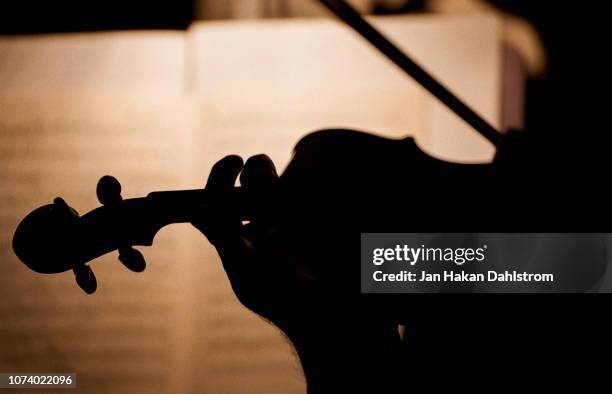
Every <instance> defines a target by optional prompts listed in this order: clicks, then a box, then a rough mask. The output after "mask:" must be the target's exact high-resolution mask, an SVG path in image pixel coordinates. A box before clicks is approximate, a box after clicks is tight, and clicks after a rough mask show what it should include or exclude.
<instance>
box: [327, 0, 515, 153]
mask: <svg viewBox="0 0 612 394" xmlns="http://www.w3.org/2000/svg"><path fill="white" fill-rule="evenodd" d="M320 1H321V3H322V4H323V5H324V6H325V7H327V8H328V9H329V10H331V11H332V12H333V13H334V14H336V15H337V16H338V17H339V18H340V19H342V20H343V21H344V22H345V23H346V24H347V25H349V26H350V27H351V28H353V30H355V31H356V32H357V33H359V34H360V35H361V36H362V37H363V38H365V39H366V40H367V41H368V42H369V43H370V44H372V45H373V46H374V47H375V48H376V49H378V50H379V51H380V52H381V53H382V54H383V55H385V57H387V59H389V60H391V61H392V62H393V63H395V65H396V66H398V67H399V68H401V69H402V70H403V71H404V72H406V74H408V75H409V76H411V77H412V78H413V79H414V80H415V81H417V82H418V83H419V84H420V85H421V86H422V87H424V88H425V89H427V91H429V93H431V94H432V95H434V96H435V97H436V98H437V99H438V100H440V101H441V102H442V103H443V104H444V105H446V106H447V107H448V108H449V109H450V110H451V111H453V112H454V113H455V114H456V115H457V116H459V117H460V118H461V119H463V120H464V121H465V122H466V123H467V124H469V125H470V126H472V127H473V128H474V130H476V131H477V132H478V133H480V134H481V135H482V136H483V137H485V138H486V139H487V140H488V141H489V142H491V143H492V144H493V145H494V146H495V147H498V148H499V147H500V146H501V143H502V139H503V135H502V134H501V133H500V132H499V131H498V130H497V129H496V128H495V127H493V126H492V125H491V124H490V123H489V122H487V121H486V120H485V119H483V118H482V117H481V116H480V115H478V114H477V113H476V112H475V111H474V110H473V109H472V108H470V107H469V106H468V105H467V104H465V103H464V102H463V101H461V100H460V99H459V98H458V97H457V96H455V95H454V94H453V93H452V92H451V91H450V90H448V89H447V88H446V87H445V86H444V85H442V84H441V83H440V82H438V81H437V80H436V79H435V78H434V77H433V76H431V75H430V74H429V73H428V72H427V71H426V70H425V69H424V68H423V67H421V66H420V65H419V64H418V63H417V62H415V61H414V60H412V59H411V58H410V57H409V56H408V55H406V54H405V53H404V52H402V51H401V50H400V49H399V48H398V47H397V46H396V45H395V44H393V43H392V42H391V41H389V39H387V38H386V37H385V36H384V35H383V34H382V33H380V32H379V31H378V30H377V29H376V28H375V27H374V26H372V25H371V24H370V23H369V22H368V21H366V20H365V19H364V18H363V17H362V16H361V15H360V14H359V13H358V12H357V11H356V10H355V9H354V8H353V7H351V6H350V5H349V4H347V2H346V1H344V0H320Z"/></svg>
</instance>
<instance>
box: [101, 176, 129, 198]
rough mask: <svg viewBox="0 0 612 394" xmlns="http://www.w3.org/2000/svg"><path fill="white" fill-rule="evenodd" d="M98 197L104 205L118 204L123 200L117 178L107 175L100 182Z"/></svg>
mask: <svg viewBox="0 0 612 394" xmlns="http://www.w3.org/2000/svg"><path fill="white" fill-rule="evenodd" d="M96 195H97V196H98V201H100V203H102V205H113V204H116V203H118V202H120V201H121V200H122V199H123V198H122V197H121V184H120V183H119V181H118V180H117V178H115V177H112V176H110V175H105V176H103V177H102V178H100V180H99V181H98V185H97V186H96Z"/></svg>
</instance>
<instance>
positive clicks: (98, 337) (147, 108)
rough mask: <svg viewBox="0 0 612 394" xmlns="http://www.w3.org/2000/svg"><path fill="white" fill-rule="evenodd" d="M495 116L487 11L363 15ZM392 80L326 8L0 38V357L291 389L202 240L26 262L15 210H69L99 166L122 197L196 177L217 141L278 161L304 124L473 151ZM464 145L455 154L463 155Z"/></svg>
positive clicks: (282, 355)
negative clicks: (84, 263) (67, 263)
mask: <svg viewBox="0 0 612 394" xmlns="http://www.w3.org/2000/svg"><path fill="white" fill-rule="evenodd" d="M376 23H377V25H379V26H380V27H381V28H382V29H383V30H385V31H387V32H388V34H389V35H390V36H391V37H392V38H394V39H395V40H396V41H397V42H398V43H399V44H400V45H401V46H403V47H405V48H407V49H409V50H410V52H411V53H414V54H415V56H416V57H417V58H418V59H419V60H421V61H422V62H423V63H424V64H425V65H426V66H428V68H430V69H432V70H433V72H434V73H435V74H436V75H438V76H439V77H440V78H441V79H442V80H443V81H445V82H448V83H449V85H451V86H452V87H453V89H454V90H456V91H457V92H459V93H462V94H463V95H464V96H465V98H466V99H467V100H468V101H469V102H470V103H471V104H473V105H474V106H475V107H476V108H478V109H479V110H480V111H482V113H483V114H484V116H486V117H487V118H489V119H490V120H492V121H493V122H494V123H495V122H497V120H498V112H499V106H500V103H499V88H498V81H499V73H500V72H501V71H500V64H501V63H500V59H499V56H500V51H499V48H498V47H499V42H498V41H499V38H498V37H497V35H496V31H497V28H498V26H497V21H496V20H495V19H492V18H489V17H479V18H474V17H469V18H457V17H454V18H448V19H447V18H442V19H439V18H432V17H417V18H412V17H409V18H391V19H379V20H376ZM449 116H452V115H449V114H447V113H445V112H444V111H443V109H441V108H439V107H437V104H436V103H433V101H432V99H430V98H429V97H427V96H426V95H425V94H424V92H423V91H421V89H420V88H419V87H418V86H416V85H415V84H414V82H412V81H411V80H409V79H408V78H407V77H405V76H404V75H402V74H401V73H399V72H397V71H396V70H394V69H393V66H391V65H389V64H387V62H386V60H385V59H383V58H381V57H380V56H379V55H378V54H376V53H375V52H373V50H371V49H370V48H369V47H368V46H367V44H365V43H363V42H361V41H360V40H359V38H358V37H356V36H354V35H353V34H352V33H351V32H350V31H348V30H347V29H345V28H344V27H342V26H341V25H339V24H337V23H334V22H332V21H327V20H310V21H306V20H296V21H290V22H281V21H278V22H244V23H203V24H195V25H194V26H192V28H191V29H190V31H188V32H187V33H177V32H129V33H128V32H123V33H88V34H78V35H53V36H42V37H15V38H6V37H2V38H0V151H1V152H2V154H1V155H0V163H1V166H0V218H1V219H0V246H1V247H0V272H1V274H0V285H1V286H0V293H1V294H2V297H0V370H2V371H15V372H26V371H27V372H35V371H41V372H52V371H57V372H76V373H78V385H79V389H78V390H79V391H87V392H96V393H128V392H129V393H147V392H151V393H153V392H155V393H158V392H174V393H189V392H194V393H195V392H211V393H241V392H244V391H245V390H247V391H248V392H251V393H258V392H260V393H270V392H283V393H300V392H304V391H305V386H304V382H303V378H302V376H301V371H300V367H299V363H298V360H297V358H296V356H295V355H294V354H293V351H292V349H291V347H290V345H289V344H288V343H287V342H286V340H285V339H284V337H283V336H282V335H281V334H280V333H279V332H278V331H277V330H276V329H275V328H274V327H272V326H270V325H269V324H267V323H266V322H264V321H263V320H262V319H260V318H258V317H257V316H255V315H254V314H252V313H251V312H249V311H247V310H246V309H244V308H243V307H242V306H240V305H239V303H238V302H237V301H236V299H235V297H234V296H233V294H232V291H231V289H230V287H229V284H228V282H227V280H226V278H225V275H224V273H223V271H222V268H221V264H220V263H219V261H218V257H217V256H216V254H215V252H214V250H213V249H212V247H211V246H210V245H209V244H208V242H207V241H206V240H205V239H204V238H203V237H202V236H201V235H200V234H199V233H197V232H196V231H195V230H194V229H192V228H191V227H190V226H188V225H180V226H172V227H169V228H167V229H164V230H162V231H161V232H160V234H159V235H158V236H157V238H156V242H155V244H154V246H153V247H151V248H142V249H141V250H142V251H143V253H144V255H145V258H146V259H147V262H148V267H147V269H146V271H145V272H144V273H142V274H133V273H131V272H129V271H127V270H126V269H124V268H123V267H122V266H121V265H120V264H119V263H118V262H117V261H116V255H108V256H105V257H103V258H101V259H100V261H96V262H94V263H92V267H93V269H94V271H96V274H97V276H98V280H99V290H98V292H97V293H96V294H95V295H94V296H86V295H85V294H83V293H82V292H81V290H80V289H78V287H77V286H76V285H75V284H74V281H73V275H72V273H71V272H67V273H64V274H60V275H56V276H54V277H51V276H49V277H46V276H42V275H38V274H34V273H32V272H30V271H29V270H28V269H27V268H25V267H24V266H23V265H22V264H20V263H19V262H18V261H17V259H16V257H15V256H14V255H13V253H12V248H11V239H12V234H13V231H14V229H15V226H16V225H17V223H18V221H19V220H20V219H21V218H23V216H24V215H25V214H27V213H28V212H29V211H30V210H31V209H33V208H34V207H37V206H39V205H41V204H45V203H49V202H51V201H52V199H53V198H54V197H56V196H62V197H64V198H65V199H66V201H67V202H68V203H69V204H70V205H72V206H73V207H74V208H76V209H77V210H78V211H79V212H81V213H85V212H87V211H88V210H90V209H93V208H95V207H97V206H98V205H99V204H98V202H97V201H96V197H95V185H96V182H97V180H98V179H99V177H101V176H102V175H105V174H111V175H114V176H116V177H117V178H118V179H119V180H120V181H121V183H122V185H123V196H124V197H126V198H129V197H136V196H142V195H145V194H147V193H148V192H150V191H153V190H164V189H179V188H195V187H198V186H200V185H203V184H204V182H205V179H206V176H207V173H208V171H209V169H210V166H211V165H212V164H213V163H214V162H215V161H216V160H218V159H219V158H220V157H222V156H223V155H225V154H229V153H237V154H241V155H244V156H248V155H251V154H256V153H261V152H266V153H268V154H270V155H271V156H272V158H273V159H274V160H275V161H276V162H277V165H278V167H279V170H280V169H282V168H283V167H284V166H285V165H286V163H287V162H288V161H289V159H290V156H291V151H292V148H293V146H294V145H295V143H296V142H297V140H298V139H299V138H300V137H301V136H303V135H305V134H307V133H308V132H310V131H313V130H315V129H321V128H326V127H352V128H359V129H363V130H370V131H373V132H377V133H379V134H382V135H386V136H390V137H397V138H400V137H404V136H407V135H415V136H416V137H417V138H418V139H419V143H421V144H422V145H423V146H424V147H425V148H426V149H428V150H430V151H433V152H435V153H437V154H438V155H442V156H445V155H446V156H450V157H454V158H456V159H465V160H472V161H473V160H480V161H482V160H486V159H487V158H490V155H491V153H492V151H491V150H490V148H489V147H488V146H487V145H486V144H483V142H482V141H480V140H479V139H478V137H477V136H476V134H475V133H473V132H471V130H469V129H467V128H466V127H465V126H464V125H462V124H460V123H457V120H454V119H453V118H451V117H449ZM466 152H467V153H466Z"/></svg>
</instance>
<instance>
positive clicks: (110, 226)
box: [13, 175, 248, 294]
mask: <svg viewBox="0 0 612 394" xmlns="http://www.w3.org/2000/svg"><path fill="white" fill-rule="evenodd" d="M96 194H97V196H98V200H99V201H100V203H102V206H101V207H99V208H96V209H94V210H92V211H90V212H88V213H87V214H85V215H83V216H80V217H79V214H78V213H77V211H75V210H74V209H73V208H71V207H70V206H68V204H66V202H65V201H64V200H63V199H62V198H60V197H57V198H56V199H55V200H54V201H53V204H49V205H44V206H42V207H40V208H38V209H36V210H34V211H33V212H31V213H30V214H29V215H27V216H26V217H25V218H24V219H23V220H22V221H21V223H19V226H18V227H17V230H16V231H15V235H14V237H13V250H14V251H15V254H16V255H17V257H19V259H20V260H21V261H22V262H23V263H24V264H25V265H26V266H28V268H30V269H31V270H33V271H35V272H39V273H43V274H55V273H60V272H64V271H68V270H73V272H74V274H75V276H76V281H77V283H78V285H79V286H80V287H81V288H82V289H83V290H84V291H85V292H86V293H89V294H91V293H93V292H95V291H96V287H97V281H96V278H95V275H94V274H93V271H92V270H91V268H90V267H89V266H88V265H86V263H87V262H89V261H91V260H94V259H95V258H97V257H100V256H102V255H104V254H107V253H109V252H112V251H114V250H118V251H119V261H121V263H123V265H124V266H125V267H127V268H128V269H130V270H131V271H134V272H142V271H143V270H144V269H145V266H146V263H145V260H144V257H143V256H142V254H141V253H140V252H139V251H138V250H136V249H134V248H133V246H134V245H142V246H151V245H152V244H153V239H154V237H155V235H156V234H157V232H158V231H159V230H160V229H161V228H162V227H164V226H166V225H169V224H172V223H188V222H190V221H192V220H193V218H194V217H195V215H196V213H197V212H200V211H201V210H202V209H204V208H205V205H206V204H207V202H208V203H212V202H213V201H214V200H215V198H214V196H211V195H210V192H207V191H206V190H203V189H201V190H178V191H163V192H153V193H149V194H148V195H147V196H146V197H142V198H132V199H127V200H123V198H122V197H121V185H120V183H119V181H117V179H115V178H114V177H112V176H108V175H107V176H104V177H102V178H101V179H100V180H99V181H98V185H97V188H96ZM242 194H244V192H243V190H242V189H240V188H235V190H234V191H233V192H232V193H231V194H230V197H229V198H230V201H227V199H228V197H227V196H223V199H224V202H225V203H230V204H232V206H235V207H245V201H247V200H248V199H247V198H246V196H243V195H242ZM232 200H236V201H232ZM238 200H240V203H238ZM240 216H241V217H243V218H245V219H246V218H247V217H248V214H246V213H244V214H241V215H240Z"/></svg>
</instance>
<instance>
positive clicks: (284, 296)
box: [193, 155, 316, 335]
mask: <svg viewBox="0 0 612 394" xmlns="http://www.w3.org/2000/svg"><path fill="white" fill-rule="evenodd" d="M239 174H240V183H241V186H242V188H243V189H244V190H245V193H247V194H248V195H249V196H252V197H259V198H256V200H257V201H259V203H258V204H257V203H256V204H253V205H254V209H255V212H253V217H252V220H251V221H250V223H249V224H242V222H241V220H240V219H239V218H238V216H237V215H236V213H235V212H236V207H231V206H228V205H227V204H225V203H224V201H226V200H227V199H225V198H224V196H227V195H228V194H229V193H230V191H231V190H232V188H233V186H234V183H235V181H236V178H237V177H238V175H239ZM278 181H279V177H278V174H277V173H276V168H275V167H274V164H273V163H272V160H270V158H269V157H268V156H265V155H258V156H253V157H251V158H250V159H248V160H247V162H246V164H244V165H243V161H242V159H241V158H240V157H238V156H233V155H232V156H227V157H225V158H223V159H222V160H220V161H219V162H217V163H216V164H215V165H214V167H213V168H212V170H211V173H210V176H209V178H208V182H207V184H206V190H207V191H210V192H211V194H212V195H214V196H217V198H216V200H217V202H218V204H215V206H216V207H215V209H213V210H212V211H211V212H206V216H205V217H203V218H202V219H201V220H197V221H194V222H193V225H194V226H195V227H196V228H198V229H199V230H200V231H202V233H203V234H204V235H205V236H206V237H207V238H208V240H209V241H210V242H211V243H212V244H213V245H214V246H215V248H216V249H217V252H218V253H219V256H220V257H221V261H222V263H223V267H224V269H225V271H226V273H227V276H228V278H229V280H230V283H231V285H232V288H233V290H234V293H235V294H236V296H237V297H238V299H239V301H240V302H241V303H242V304H243V305H244V306H246V307H247V308H248V309H250V310H252V311H253V312H255V313H257V314H259V315H261V316H263V317H264V318H266V319H268V320H270V321H271V322H273V323H274V324H276V325H277V326H278V327H279V328H281V329H282V330H283V331H285V332H286V333H287V335H291V334H293V332H294V331H295V326H297V325H300V326H301V325H302V324H303V320H304V319H305V316H304V312H305V311H304V302H306V301H312V299H309V300H306V299H305V298H309V297H308V295H309V294H311V293H312V292H313V291H315V287H316V283H315V280H314V277H313V276H312V275H311V274H309V273H308V271H307V270H306V269H305V268H304V266H302V265H300V264H299V263H298V258H296V257H294V256H293V254H294V253H293V251H291V250H287V249H288V248H287V245H285V244H284V243H283V235H282V234H280V233H279V231H278V230H279V229H277V228H275V226H274V224H273V221H272V220H271V218H270V217H268V216H267V215H266V213H265V212H266V209H265V208H264V207H265V206H266V205H267V204H266V203H267V202H269V199H270V197H269V194H270V190H271V189H274V187H275V185H276V184H277V183H278ZM309 309H310V308H309Z"/></svg>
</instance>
